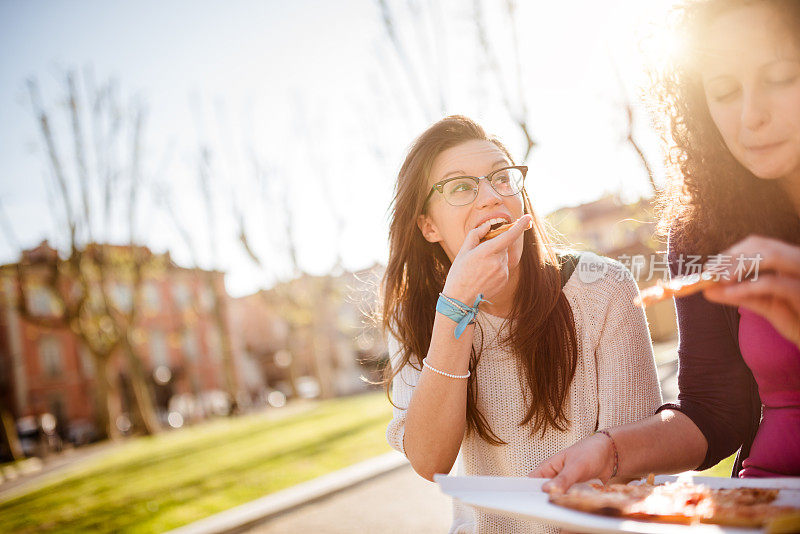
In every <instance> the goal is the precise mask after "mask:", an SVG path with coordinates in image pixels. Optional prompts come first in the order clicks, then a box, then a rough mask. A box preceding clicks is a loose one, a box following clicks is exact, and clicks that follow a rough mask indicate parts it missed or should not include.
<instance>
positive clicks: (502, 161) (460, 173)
mask: <svg viewBox="0 0 800 534" xmlns="http://www.w3.org/2000/svg"><path fill="white" fill-rule="evenodd" d="M498 165H502V166H504V167H506V166H508V165H510V163H509V162H508V160H505V159H498V160H497V161H495V162H494V163H492V167H497V166H498ZM450 176H471V175H469V174H467V173H466V172H464V171H461V170H458V171H450V172H448V173H446V174H445V175H444V176H442V180H444V179H446V178H449V177H450Z"/></svg>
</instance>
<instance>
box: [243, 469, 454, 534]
mask: <svg viewBox="0 0 800 534" xmlns="http://www.w3.org/2000/svg"><path fill="white" fill-rule="evenodd" d="M451 514H452V511H451V504H450V498H449V497H447V496H446V495H444V494H443V493H442V492H441V491H440V490H439V486H438V485H437V484H434V483H433V482H428V481H427V480H425V479H423V478H421V477H420V476H419V475H417V474H416V473H415V472H414V470H413V469H412V468H411V466H410V465H408V464H406V465H404V466H403V467H401V468H400V469H397V470H395V471H392V472H390V473H387V474H384V475H381V476H379V477H376V478H374V479H372V480H369V481H367V482H364V483H363V484H359V485H357V486H354V487H351V488H348V489H346V490H343V491H341V492H339V493H336V494H334V495H331V496H330V497H328V498H326V499H324V500H320V501H317V502H315V503H313V504H309V505H306V506H302V507H300V508H297V509H295V510H292V511H290V512H287V513H285V514H282V515H279V516H276V517H274V518H273V519H271V520H268V521H266V522H264V523H261V524H258V525H256V526H253V527H251V528H250V529H249V530H244V531H242V532H247V533H248V534H294V533H296V532H319V533H325V534H350V533H353V532H363V533H367V532H409V533H410V532H413V533H415V534H434V533H437V534H441V533H443V532H447V530H448V528H450V521H451V517H452V516H451Z"/></svg>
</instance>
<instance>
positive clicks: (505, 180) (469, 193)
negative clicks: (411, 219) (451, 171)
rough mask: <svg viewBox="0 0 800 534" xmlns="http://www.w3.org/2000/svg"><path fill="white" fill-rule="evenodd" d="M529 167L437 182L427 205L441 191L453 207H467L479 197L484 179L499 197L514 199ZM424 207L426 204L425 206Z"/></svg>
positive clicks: (521, 166)
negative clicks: (480, 186) (479, 189)
mask: <svg viewBox="0 0 800 534" xmlns="http://www.w3.org/2000/svg"><path fill="white" fill-rule="evenodd" d="M526 174H528V167H526V166H524V165H519V166H516V167H503V168H502V169H497V170H495V171H492V172H490V173H489V174H487V175H486V176H454V177H452V178H445V179H444V180H442V181H441V182H436V183H435V184H433V187H431V191H430V193H428V196H427V197H426V198H425V204H427V203H428V200H430V198H431V195H433V193H434V191H439V193H441V194H442V195H443V196H444V199H445V200H446V201H447V203H448V204H450V205H451V206H466V205H467V204H470V203H471V202H472V201H474V200H475V199H476V198H477V197H478V186H479V185H480V180H481V179H482V178H483V179H485V180H486V181H487V182H489V183H490V184H491V185H492V189H494V190H495V191H496V192H497V194H498V195H500V196H503V197H512V196H514V195H516V194H518V193H519V192H520V191H522V186H523V182H524V181H525V175H526ZM423 205H424V204H423Z"/></svg>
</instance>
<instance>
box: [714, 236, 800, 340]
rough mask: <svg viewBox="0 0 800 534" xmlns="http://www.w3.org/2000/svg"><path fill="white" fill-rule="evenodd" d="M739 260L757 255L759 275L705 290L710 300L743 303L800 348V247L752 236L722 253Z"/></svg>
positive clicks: (739, 304)
mask: <svg viewBox="0 0 800 534" xmlns="http://www.w3.org/2000/svg"><path fill="white" fill-rule="evenodd" d="M721 256H724V257H731V258H733V260H736V259H737V258H739V257H742V258H748V259H750V258H756V257H760V259H759V260H758V261H759V263H758V277H757V278H755V277H753V278H746V279H744V280H742V281H737V280H734V277H733V276H732V274H733V273H732V272H731V271H733V267H734V266H730V267H729V268H728V269H727V271H729V272H728V273H727V274H728V275H730V278H731V281H730V282H726V283H725V284H724V285H720V286H715V287H711V288H709V289H706V290H705V292H704V294H705V297H706V298H707V299H708V300H711V301H714V302H719V303H720V304H728V305H732V306H742V307H744V308H747V309H749V310H751V311H753V312H755V313H757V314H759V315H761V316H763V317H764V318H765V319H767V320H768V321H769V322H770V323H771V324H772V326H773V327H774V328H775V330H777V331H778V332H780V333H781V335H783V336H784V337H785V338H786V339H788V340H789V341H790V342H792V343H794V344H795V345H796V346H798V347H800V247H798V246H796V245H790V244H788V243H785V242H783V241H779V240H777V239H772V238H768V237H761V236H749V237H747V238H745V239H743V240H742V241H739V242H738V243H736V244H735V245H734V246H733V247H731V248H729V249H728V250H726V251H725V252H723V253H722V254H721Z"/></svg>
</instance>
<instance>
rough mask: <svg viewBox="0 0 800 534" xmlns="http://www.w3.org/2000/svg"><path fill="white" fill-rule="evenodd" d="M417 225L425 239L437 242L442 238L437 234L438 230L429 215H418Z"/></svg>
mask: <svg viewBox="0 0 800 534" xmlns="http://www.w3.org/2000/svg"><path fill="white" fill-rule="evenodd" d="M417 227H419V231H420V232H422V237H424V238H425V240H426V241H428V242H430V243H438V242H439V241H441V240H442V237H441V236H440V235H439V230H438V229H437V228H436V225H435V224H434V223H433V219H431V217H430V215H426V214H425V213H421V214H420V215H418V216H417Z"/></svg>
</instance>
